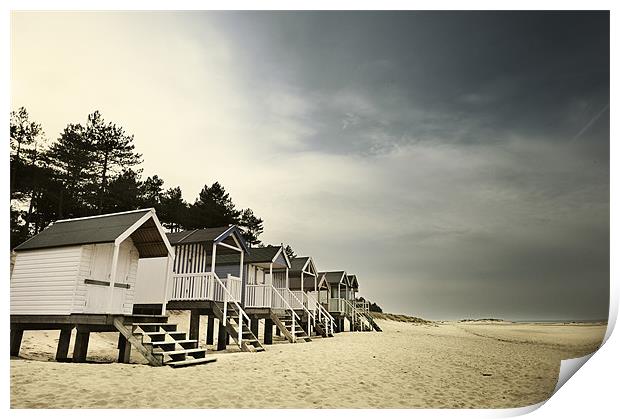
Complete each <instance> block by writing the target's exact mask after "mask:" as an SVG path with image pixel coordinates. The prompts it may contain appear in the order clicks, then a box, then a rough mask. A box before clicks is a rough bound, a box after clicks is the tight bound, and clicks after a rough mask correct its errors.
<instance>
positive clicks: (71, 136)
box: [45, 124, 98, 218]
mask: <svg viewBox="0 0 620 419" xmlns="http://www.w3.org/2000/svg"><path fill="white" fill-rule="evenodd" d="M45 158H46V161H47V163H48V164H49V165H50V167H52V168H53V169H54V170H55V171H56V176H57V178H58V181H59V182H61V184H62V186H63V188H61V189H60V191H59V196H58V197H57V199H58V215H59V217H60V218H65V217H66V218H72V217H80V216H85V215H90V214H92V213H94V212H95V208H94V207H89V205H88V203H92V202H94V201H95V200H94V199H93V198H94V195H95V194H96V192H97V189H98V188H97V186H96V185H97V178H98V177H97V172H96V171H95V169H94V167H95V163H94V162H95V159H96V153H95V148H94V144H93V142H92V139H91V138H90V137H88V136H87V135H86V129H85V128H84V127H83V126H82V125H80V124H69V125H67V127H66V128H65V129H64V131H63V132H62V134H60V137H59V138H58V140H57V141H56V142H55V143H53V144H52V145H51V146H50V148H49V150H48V151H47V152H46V153H45Z"/></svg>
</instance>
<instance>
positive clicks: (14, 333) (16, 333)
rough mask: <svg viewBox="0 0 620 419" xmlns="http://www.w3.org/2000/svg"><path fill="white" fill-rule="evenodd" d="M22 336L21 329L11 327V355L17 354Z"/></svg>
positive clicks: (22, 331)
mask: <svg viewBox="0 0 620 419" xmlns="http://www.w3.org/2000/svg"><path fill="white" fill-rule="evenodd" d="M23 337H24V330H23V329H13V328H12V329H11V356H19V348H20V347H21V346H22V338H23Z"/></svg>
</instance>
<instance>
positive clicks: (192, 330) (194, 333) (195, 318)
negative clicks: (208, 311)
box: [189, 309, 200, 340]
mask: <svg viewBox="0 0 620 419" xmlns="http://www.w3.org/2000/svg"><path fill="white" fill-rule="evenodd" d="M199 335H200V312H199V311H198V310H197V309H193V310H191V311H190V315H189V338H190V339H192V340H198V336H199Z"/></svg>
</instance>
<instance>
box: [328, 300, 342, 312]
mask: <svg viewBox="0 0 620 419" xmlns="http://www.w3.org/2000/svg"><path fill="white" fill-rule="evenodd" d="M327 304H328V305H327V306H328V309H329V311H330V312H332V313H333V312H338V313H344V299H342V298H330V299H329V300H328V303H327Z"/></svg>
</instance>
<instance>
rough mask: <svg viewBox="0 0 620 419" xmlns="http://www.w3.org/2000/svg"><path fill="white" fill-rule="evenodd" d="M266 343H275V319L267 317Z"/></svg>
mask: <svg viewBox="0 0 620 419" xmlns="http://www.w3.org/2000/svg"><path fill="white" fill-rule="evenodd" d="M263 341H264V342H265V345H271V344H273V320H271V319H265V331H264V339H263Z"/></svg>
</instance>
